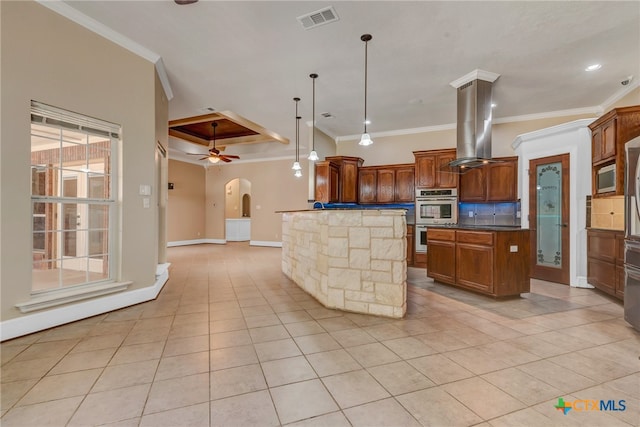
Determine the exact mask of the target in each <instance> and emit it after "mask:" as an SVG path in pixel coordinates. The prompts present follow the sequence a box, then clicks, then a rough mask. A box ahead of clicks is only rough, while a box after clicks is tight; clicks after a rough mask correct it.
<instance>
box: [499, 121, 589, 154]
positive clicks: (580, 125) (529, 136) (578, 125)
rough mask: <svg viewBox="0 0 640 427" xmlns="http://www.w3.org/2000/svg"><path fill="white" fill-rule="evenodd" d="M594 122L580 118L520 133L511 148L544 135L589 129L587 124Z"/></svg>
mask: <svg viewBox="0 0 640 427" xmlns="http://www.w3.org/2000/svg"><path fill="white" fill-rule="evenodd" d="M591 122H593V119H579V120H574V121H572V122H567V123H562V124H559V125H556V126H551V127H548V128H545V129H539V130H535V131H533V132H528V133H523V134H521V135H518V136H517V137H516V139H515V140H514V141H513V142H512V143H511V148H513V149H514V150H516V149H517V148H518V147H520V145H522V144H523V143H525V142H529V141H533V140H536V139H539V138H542V137H549V136H553V135H558V134H561V133H567V132H571V131H574V130H578V129H587V126H588V125H589V124H590V123H591Z"/></svg>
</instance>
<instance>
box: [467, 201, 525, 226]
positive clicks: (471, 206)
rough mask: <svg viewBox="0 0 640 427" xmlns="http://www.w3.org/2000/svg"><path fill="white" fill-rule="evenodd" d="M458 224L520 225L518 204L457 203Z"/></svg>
mask: <svg viewBox="0 0 640 427" xmlns="http://www.w3.org/2000/svg"><path fill="white" fill-rule="evenodd" d="M458 224H461V225H514V226H519V225H520V203H519V202H511V203H459V204H458Z"/></svg>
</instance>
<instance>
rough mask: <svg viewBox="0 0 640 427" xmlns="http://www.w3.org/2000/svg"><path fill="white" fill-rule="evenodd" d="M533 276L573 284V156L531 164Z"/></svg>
mask: <svg viewBox="0 0 640 427" xmlns="http://www.w3.org/2000/svg"><path fill="white" fill-rule="evenodd" d="M529 174H530V175H529V209H530V211H529V228H530V230H531V277H532V278H535V279H541V280H547V281H550V282H556V283H564V284H567V285H568V284H569V260H570V253H569V229H570V228H569V198H570V193H569V154H562V155H559V156H552V157H545V158H541V159H534V160H531V161H530V163H529Z"/></svg>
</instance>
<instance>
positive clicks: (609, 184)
mask: <svg viewBox="0 0 640 427" xmlns="http://www.w3.org/2000/svg"><path fill="white" fill-rule="evenodd" d="M613 191H616V165H615V163H614V164H611V165H607V166H603V167H601V168H600V169H598V173H597V176H596V192H597V193H610V192H613Z"/></svg>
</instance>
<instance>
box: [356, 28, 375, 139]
mask: <svg viewBox="0 0 640 427" xmlns="http://www.w3.org/2000/svg"><path fill="white" fill-rule="evenodd" d="M372 38H373V37H372V36H371V34H363V35H361V36H360V40H362V41H363V42H364V133H363V134H362V138H360V142H359V143H358V144H359V145H365V146H366V145H371V144H373V141H372V140H371V137H370V136H369V134H368V133H367V122H368V121H369V119H368V118H367V46H368V44H369V41H370V40H371V39H372Z"/></svg>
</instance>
